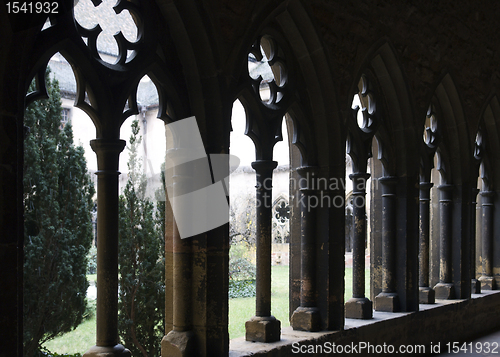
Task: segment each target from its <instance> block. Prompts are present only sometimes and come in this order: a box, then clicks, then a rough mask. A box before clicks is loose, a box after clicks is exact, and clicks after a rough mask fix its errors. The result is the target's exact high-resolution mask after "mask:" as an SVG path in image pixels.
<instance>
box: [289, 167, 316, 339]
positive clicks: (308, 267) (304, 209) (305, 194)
mask: <svg viewBox="0 0 500 357" xmlns="http://www.w3.org/2000/svg"><path fill="white" fill-rule="evenodd" d="M297 172H298V173H299V175H300V176H301V178H300V180H299V182H300V183H301V187H300V192H301V195H302V199H301V200H300V201H299V202H302V205H301V207H300V208H301V248H302V250H301V285H300V306H299V307H298V308H297V309H296V310H295V311H294V312H293V314H292V318H291V325H292V327H293V329H294V330H302V331H319V330H320V327H321V326H320V325H321V323H320V314H319V309H318V308H317V302H316V271H315V264H316V239H315V238H316V237H315V229H314V227H315V222H316V212H317V205H318V204H319V199H318V197H317V191H315V190H313V189H311V187H310V182H309V173H310V172H313V168H312V167H300V168H298V169H297ZM312 197H314V198H315V200H314V203H315V204H314V205H309V203H311V202H312V201H313V200H312V199H311V198H312Z"/></svg>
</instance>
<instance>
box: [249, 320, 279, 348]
mask: <svg viewBox="0 0 500 357" xmlns="http://www.w3.org/2000/svg"><path fill="white" fill-rule="evenodd" d="M245 330H246V337H245V338H246V340H247V341H252V342H276V341H279V340H280V338H281V322H280V321H279V320H277V319H276V317H274V316H254V317H252V318H251V319H250V320H248V321H247V322H245Z"/></svg>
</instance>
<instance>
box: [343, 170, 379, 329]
mask: <svg viewBox="0 0 500 357" xmlns="http://www.w3.org/2000/svg"><path fill="white" fill-rule="evenodd" d="M369 177H370V174H368V173H354V174H351V175H350V176H349V178H350V179H351V180H352V183H353V191H352V195H353V205H352V207H353V222H354V234H353V241H352V297H351V298H350V299H349V300H348V301H347V302H346V304H345V317H347V318H354V319H370V318H372V316H373V309H372V305H373V304H372V302H371V301H370V300H369V299H368V298H366V297H365V239H366V223H367V222H366V197H365V196H366V184H367V181H368V178H369Z"/></svg>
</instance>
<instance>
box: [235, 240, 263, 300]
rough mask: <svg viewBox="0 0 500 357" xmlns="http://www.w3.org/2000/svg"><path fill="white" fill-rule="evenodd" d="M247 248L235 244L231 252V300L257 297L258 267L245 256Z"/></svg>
mask: <svg viewBox="0 0 500 357" xmlns="http://www.w3.org/2000/svg"><path fill="white" fill-rule="evenodd" d="M246 252H247V247H246V246H245V245H244V244H233V245H231V249H230V252H229V298H230V299H233V298H240V297H253V296H255V279H256V275H257V273H256V267H255V265H254V264H252V263H251V262H250V261H249V260H248V259H246V258H245V257H244V256H245V254H246Z"/></svg>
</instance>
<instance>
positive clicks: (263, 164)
mask: <svg viewBox="0 0 500 357" xmlns="http://www.w3.org/2000/svg"><path fill="white" fill-rule="evenodd" d="M277 166H278V162H277V161H273V160H257V161H254V162H252V168H253V169H254V170H255V171H256V172H257V173H261V172H265V171H271V172H272V171H273V170H274V169H275V168H276V167H277Z"/></svg>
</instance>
